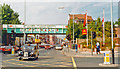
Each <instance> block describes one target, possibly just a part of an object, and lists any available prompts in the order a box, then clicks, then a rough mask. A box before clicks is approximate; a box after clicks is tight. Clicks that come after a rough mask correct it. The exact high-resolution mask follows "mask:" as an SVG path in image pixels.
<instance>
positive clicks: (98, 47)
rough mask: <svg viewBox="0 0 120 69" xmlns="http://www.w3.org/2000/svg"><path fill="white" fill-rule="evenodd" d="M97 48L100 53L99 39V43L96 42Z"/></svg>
mask: <svg viewBox="0 0 120 69" xmlns="http://www.w3.org/2000/svg"><path fill="white" fill-rule="evenodd" d="M96 50H97V54H98V53H99V54H100V44H99V41H97V43H96Z"/></svg>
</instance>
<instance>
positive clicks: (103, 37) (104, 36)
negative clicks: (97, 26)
mask: <svg viewBox="0 0 120 69" xmlns="http://www.w3.org/2000/svg"><path fill="white" fill-rule="evenodd" d="M102 22H103V45H105V25H104V8H103V21H102Z"/></svg>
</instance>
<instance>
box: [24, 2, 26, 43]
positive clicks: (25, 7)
mask: <svg viewBox="0 0 120 69" xmlns="http://www.w3.org/2000/svg"><path fill="white" fill-rule="evenodd" d="M25 22H26V0H25V3H24V45H25V41H26V39H25V38H26V34H25Z"/></svg>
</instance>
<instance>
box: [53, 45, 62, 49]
mask: <svg viewBox="0 0 120 69" xmlns="http://www.w3.org/2000/svg"><path fill="white" fill-rule="evenodd" d="M55 49H56V50H62V49H63V47H62V46H61V45H60V44H58V45H56V47H55Z"/></svg>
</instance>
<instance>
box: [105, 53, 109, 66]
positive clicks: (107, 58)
mask: <svg viewBox="0 0 120 69" xmlns="http://www.w3.org/2000/svg"><path fill="white" fill-rule="evenodd" d="M104 64H110V56H109V52H105V53H104Z"/></svg>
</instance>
